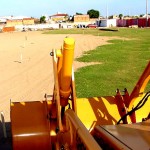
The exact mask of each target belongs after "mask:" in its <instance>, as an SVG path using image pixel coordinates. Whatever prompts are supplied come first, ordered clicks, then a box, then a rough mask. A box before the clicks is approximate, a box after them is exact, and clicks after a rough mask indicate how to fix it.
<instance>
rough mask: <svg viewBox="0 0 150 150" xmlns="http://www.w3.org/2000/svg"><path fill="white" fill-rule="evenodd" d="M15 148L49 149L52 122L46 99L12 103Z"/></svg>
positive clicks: (17, 149) (25, 149) (18, 149)
mask: <svg viewBox="0 0 150 150" xmlns="http://www.w3.org/2000/svg"><path fill="white" fill-rule="evenodd" d="M10 115H11V129H12V141H13V150H39V149H41V150H49V149H50V148H51V141H50V124H49V120H48V118H47V116H48V111H47V105H46V102H45V101H38V102H24V103H19V102H16V103H12V104H11V114H10Z"/></svg>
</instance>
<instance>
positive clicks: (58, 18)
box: [50, 13, 69, 22]
mask: <svg viewBox="0 0 150 150" xmlns="http://www.w3.org/2000/svg"><path fill="white" fill-rule="evenodd" d="M68 17H69V16H68V14H62V13H57V14H55V15H52V16H50V19H51V20H52V21H55V22H64V21H67V20H68Z"/></svg>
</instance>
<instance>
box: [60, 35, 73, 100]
mask: <svg viewBox="0 0 150 150" xmlns="http://www.w3.org/2000/svg"><path fill="white" fill-rule="evenodd" d="M74 45H75V41H74V39H72V38H65V39H64V45H63V62H62V69H61V79H60V95H61V96H62V97H63V98H65V99H68V97H69V95H70V92H71V88H70V85H71V77H72V64H73V59H74Z"/></svg>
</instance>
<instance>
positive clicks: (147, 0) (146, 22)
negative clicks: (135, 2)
mask: <svg viewBox="0 0 150 150" xmlns="http://www.w3.org/2000/svg"><path fill="white" fill-rule="evenodd" d="M146 27H148V0H146Z"/></svg>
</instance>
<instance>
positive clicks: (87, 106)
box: [76, 95, 150, 131]
mask: <svg viewBox="0 0 150 150" xmlns="http://www.w3.org/2000/svg"><path fill="white" fill-rule="evenodd" d="M143 96H144V95H143ZM143 96H142V97H143ZM142 97H138V98H136V100H135V101H134V106H136V105H137V103H138V102H139V101H140V100H141V99H142ZM76 104H77V115H78V117H79V118H80V119H81V121H82V122H83V124H84V125H85V126H86V128H87V129H88V130H89V131H91V130H92V129H93V128H94V127H95V126H96V125H113V124H116V123H117V122H118V120H119V119H120V118H121V116H120V114H119V112H118V108H117V105H116V100H115V97H114V96H112V97H111V96H105V97H93V98H78V99H77V101H76ZM149 106H150V98H149V100H148V101H147V102H146V104H145V105H144V106H143V107H142V108H141V109H139V110H138V111H136V120H137V122H141V121H142V118H146V117H147V116H148V114H149V112H150V109H149ZM128 122H129V123H130V122H131V120H130V118H129V117H128Z"/></svg>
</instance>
